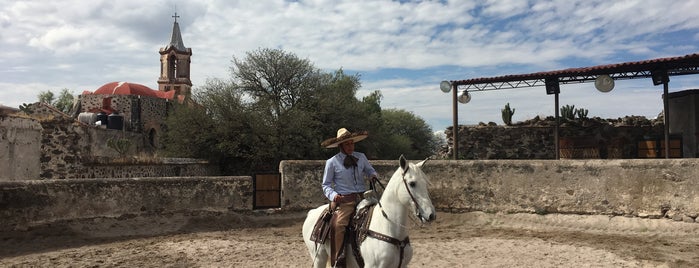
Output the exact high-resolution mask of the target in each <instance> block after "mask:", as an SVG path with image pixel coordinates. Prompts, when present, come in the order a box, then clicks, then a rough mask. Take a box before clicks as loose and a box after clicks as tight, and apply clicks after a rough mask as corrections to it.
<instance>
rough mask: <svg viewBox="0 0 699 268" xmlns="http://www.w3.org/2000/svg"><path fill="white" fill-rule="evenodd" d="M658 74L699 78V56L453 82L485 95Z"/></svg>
mask: <svg viewBox="0 0 699 268" xmlns="http://www.w3.org/2000/svg"><path fill="white" fill-rule="evenodd" d="M658 71H665V72H667V74H668V76H677V75H688V74H699V54H689V55H686V56H681V57H670V58H659V59H652V60H644V61H635V62H625V63H617V64H608V65H598V66H592V67H582V68H569V69H563V70H556V71H548V72H538V73H531V74H518V75H505V76H496V77H483V78H472V79H467V80H454V81H450V82H451V83H452V84H453V85H454V86H457V87H459V86H460V88H459V89H462V90H467V91H476V90H478V91H484V90H498V89H511V88H522V87H536V86H544V85H545V79H546V78H558V81H559V83H561V84H574V83H586V82H594V81H595V78H597V76H599V75H603V74H606V75H609V76H610V77H611V78H613V79H614V80H623V79H636V78H650V77H652V76H653V72H658Z"/></svg>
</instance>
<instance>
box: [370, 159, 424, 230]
mask: <svg viewBox="0 0 699 268" xmlns="http://www.w3.org/2000/svg"><path fill="white" fill-rule="evenodd" d="M409 170H410V166H406V168H405V170H403V171H402V173H401V180H403V186H405V190H406V191H408V195H409V196H410V200H411V201H413V204H415V217H416V218H418V219H420V220H421V221H423V220H422V216H420V204H419V203H418V202H417V199H415V196H414V195H413V192H412V191H410V187H409V186H408V181H407V180H405V174H406V173H408V171H409ZM374 183H378V184H379V185H380V186H381V188H383V189H384V190H385V189H386V187H384V185H383V184H381V182H380V181H379V180H378V179H376V180H372V182H371V184H370V186H369V187H370V188H371V189H372V190H375V188H376V187H375V185H374ZM378 205H379V208H381V215H383V217H384V218H386V220H388V221H389V222H392V223H393V224H397V225H400V226H401V227H404V228H405V227H406V226H404V225H403V224H401V223H397V222H394V221H392V220H391V219H389V218H388V215H386V212H385V211H384V209H383V206H382V205H381V200H380V199H379V202H378ZM410 219H411V220H412V221H413V222H414V223H415V224H416V225H417V223H416V222H415V219H413V218H410Z"/></svg>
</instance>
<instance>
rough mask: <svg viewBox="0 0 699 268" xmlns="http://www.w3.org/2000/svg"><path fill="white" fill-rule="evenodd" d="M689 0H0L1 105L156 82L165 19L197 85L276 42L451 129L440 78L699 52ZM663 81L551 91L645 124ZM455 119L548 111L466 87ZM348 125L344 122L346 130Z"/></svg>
mask: <svg viewBox="0 0 699 268" xmlns="http://www.w3.org/2000/svg"><path fill="white" fill-rule="evenodd" d="M697 10H699V0H685V1H666V0H638V1H632V0H629V1H623V0H614V1H597V0H562V1H525V0H521V1H519V0H484V1H466V0H461V1H378V0H376V1H362V0H348V1H329V0H328V1H324V0H312V1H282V0H255V1H242V0H241V1H229V0H198V1H183V0H180V1H175V0H162V1H160V0H149V1H143V0H120V1H103V0H91V1H85V0H76V1H69V0H55V1H44V0H27V1H23V0H19V1H8V0H0V105H5V106H9V107H18V106H19V105H21V104H22V103H32V102H35V101H37V100H38V97H37V96H38V95H39V93H41V92H45V91H49V90H50V91H52V92H54V94H56V95H57V94H58V93H60V91H61V90H62V89H64V88H67V89H69V90H70V91H71V93H73V94H74V95H78V94H80V93H82V92H83V91H86V90H87V91H94V90H96V89H97V88H99V87H100V86H102V85H104V84H106V83H109V82H114V81H124V82H131V83H138V84H143V85H146V86H148V87H150V88H153V89H157V79H158V76H159V72H160V55H159V54H158V51H159V49H160V48H162V47H165V46H166V45H167V44H168V43H169V41H170V36H171V33H172V28H173V20H174V19H173V17H172V16H173V15H174V13H175V12H177V15H178V16H179V18H178V19H177V21H178V23H179V26H180V30H181V33H182V39H183V41H184V44H185V46H186V47H188V48H191V49H192V54H193V55H192V58H191V59H192V63H191V79H192V83H193V90H194V91H197V87H199V86H202V85H204V84H205V82H206V80H207V79H210V78H223V79H226V78H230V67H231V65H232V64H231V61H232V59H233V58H234V57H235V58H238V59H244V58H245V56H246V53H247V52H252V51H255V50H258V49H260V48H274V49H282V50H284V51H285V52H289V53H293V54H295V55H296V56H298V57H299V58H303V59H308V60H309V61H310V62H311V63H312V64H313V65H314V66H315V67H317V68H319V69H322V70H324V71H326V72H334V71H336V70H338V69H342V70H343V71H344V72H345V73H347V74H358V75H359V76H360V78H361V82H362V88H361V89H360V90H359V91H358V93H357V97H358V98H360V99H361V98H362V97H363V96H366V95H368V94H369V93H371V92H373V91H376V90H379V91H381V93H382V95H383V99H382V100H381V107H382V108H383V109H391V108H395V109H402V110H406V111H409V112H412V113H413V114H415V115H416V116H417V117H419V118H422V119H423V120H425V122H426V123H427V124H428V125H429V126H430V127H431V128H432V130H433V131H435V132H440V131H444V130H445V129H446V128H447V127H449V126H451V125H452V120H453V119H452V114H453V111H452V95H451V94H450V93H449V94H445V93H443V92H442V91H440V90H439V83H440V81H443V80H463V79H471V78H480V77H493V76H502V75H510V74H527V73H534V72H542V71H552V70H560V69H566V68H576V67H589V66H596V65H604V64H614V63H622V62H631V61H641V60H648V59H655V58H664V57H675V56H684V55H688V54H694V53H699V48H698V46H699V42H698V41H699V20H697V19H696V12H697ZM669 87H670V92H676V91H681V90H687V89H694V88H699V75H686V76H673V77H671V78H670V83H669ZM662 91H663V89H662V86H653V84H652V82H651V81H650V79H633V80H619V81H616V82H615V88H614V89H613V90H612V91H611V92H608V93H602V92H599V91H597V90H596V89H595V88H594V85H593V84H592V83H584V84H565V85H561V94H560V96H559V100H560V105H561V106H563V105H575V107H576V108H584V109H587V110H588V111H589V113H588V117H594V116H598V117H602V118H619V117H624V116H627V115H638V116H646V117H648V118H655V117H657V116H658V114H660V113H661V112H662V109H663V108H662V107H663V105H662ZM471 96H472V100H471V101H470V102H469V103H467V104H459V105H458V122H459V124H462V125H473V124H478V123H479V122H485V123H487V122H495V123H497V124H503V121H502V117H501V109H503V108H504V106H505V105H506V104H508V103H509V105H510V107H512V108H514V109H515V114H514V116H513V118H512V121H513V122H517V121H524V120H528V119H531V118H533V117H535V116H552V115H554V113H555V109H556V108H555V105H554V97H553V95H546V92H545V89H544V88H543V87H532V88H517V89H506V90H494V91H477V92H471ZM348 127H349V128H350V129H351V126H348Z"/></svg>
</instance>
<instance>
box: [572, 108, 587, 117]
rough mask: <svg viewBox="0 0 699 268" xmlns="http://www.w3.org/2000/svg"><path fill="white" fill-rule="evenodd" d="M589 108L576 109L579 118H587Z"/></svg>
mask: <svg viewBox="0 0 699 268" xmlns="http://www.w3.org/2000/svg"><path fill="white" fill-rule="evenodd" d="M587 112H588V111H587V109H582V108H580V109H575V114H576V115H578V119H581V120H582V119H585V118H587Z"/></svg>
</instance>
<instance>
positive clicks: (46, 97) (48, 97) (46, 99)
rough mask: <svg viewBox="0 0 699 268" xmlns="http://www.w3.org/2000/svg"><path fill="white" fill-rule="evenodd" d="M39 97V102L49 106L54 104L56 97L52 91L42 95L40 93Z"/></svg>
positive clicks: (44, 92) (43, 92)
mask: <svg viewBox="0 0 699 268" xmlns="http://www.w3.org/2000/svg"><path fill="white" fill-rule="evenodd" d="M37 97H38V98H39V102H42V103H47V104H51V103H53V99H54V95H53V92H51V90H47V91H42V92H41V93H39V96H37Z"/></svg>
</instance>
